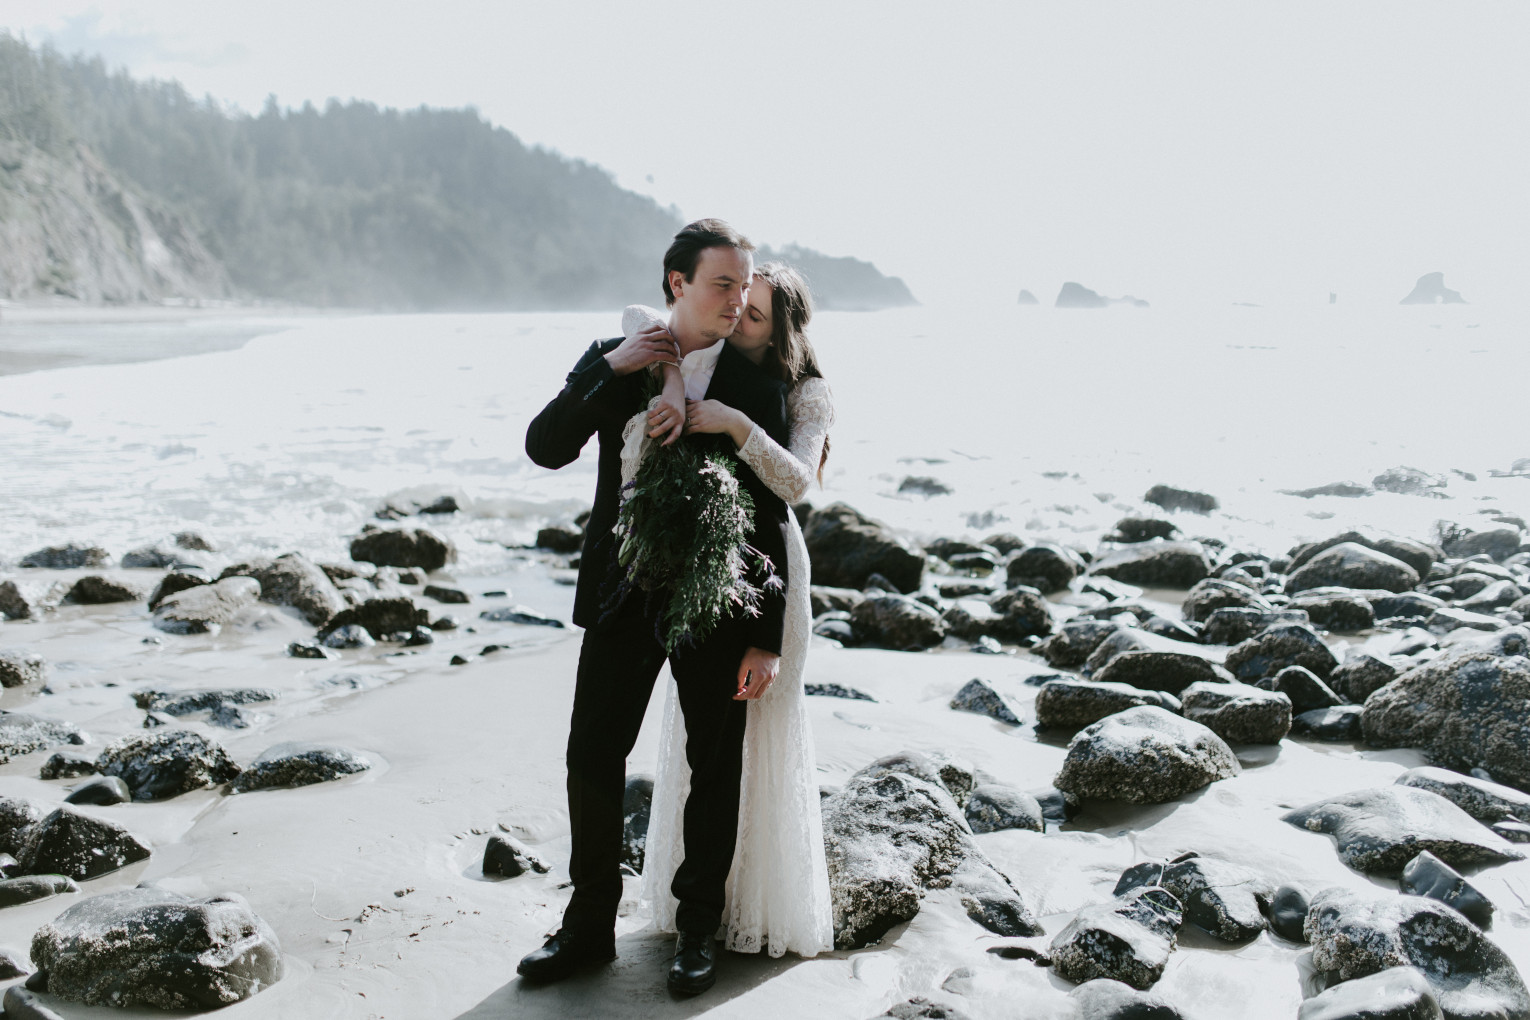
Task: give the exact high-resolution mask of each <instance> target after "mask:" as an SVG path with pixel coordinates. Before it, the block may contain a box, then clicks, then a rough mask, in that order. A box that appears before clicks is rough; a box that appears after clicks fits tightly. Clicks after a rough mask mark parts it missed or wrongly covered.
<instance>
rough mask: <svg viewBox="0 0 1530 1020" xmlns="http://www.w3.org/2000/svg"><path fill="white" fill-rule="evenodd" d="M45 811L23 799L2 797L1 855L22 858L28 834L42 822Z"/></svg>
mask: <svg viewBox="0 0 1530 1020" xmlns="http://www.w3.org/2000/svg"><path fill="white" fill-rule="evenodd" d="M42 818H43V811H42V809H41V808H39V807H38V806H37V805H36V804H33V803H32V802H31V801H29V800H25V799H23V798H21V797H0V854H9V855H10V856H12V857H20V856H21V848H22V846H24V845H25V844H26V841H27V834H28V833H29V832H31V830H32V827H33V826H34V825H36V824H37V823H38V822H40V821H42Z"/></svg>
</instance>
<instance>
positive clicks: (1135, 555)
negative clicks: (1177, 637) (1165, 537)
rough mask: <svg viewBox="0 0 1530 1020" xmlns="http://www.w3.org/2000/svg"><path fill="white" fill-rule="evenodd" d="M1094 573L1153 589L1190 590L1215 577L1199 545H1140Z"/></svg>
mask: <svg viewBox="0 0 1530 1020" xmlns="http://www.w3.org/2000/svg"><path fill="white" fill-rule="evenodd" d="M1090 573H1091V574H1098V575H1100V576H1103V577H1108V578H1111V579H1112V580H1115V581H1121V582H1124V583H1126V584H1137V585H1143V586H1145V587H1149V588H1187V589H1188V588H1190V587H1192V586H1193V585H1194V584H1195V583H1196V582H1197V581H1200V580H1203V579H1204V578H1206V577H1208V576H1210V574H1211V561H1210V560H1209V559H1208V558H1207V556H1206V550H1205V547H1203V546H1202V545H1201V544H1200V543H1199V542H1168V541H1151V542H1139V543H1136V544H1134V545H1131V546H1129V547H1127V548H1125V549H1118V550H1116V551H1115V552H1113V553H1111V554H1109V555H1108V556H1106V557H1104V558H1103V559H1101V560H1100V561H1099V562H1098V563H1095V564H1094V565H1093V566H1092V567H1090Z"/></svg>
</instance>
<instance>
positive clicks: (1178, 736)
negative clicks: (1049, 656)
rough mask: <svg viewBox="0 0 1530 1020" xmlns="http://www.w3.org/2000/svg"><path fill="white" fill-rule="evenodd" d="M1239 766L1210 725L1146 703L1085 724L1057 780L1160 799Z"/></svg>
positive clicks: (1138, 800) (1100, 795) (1079, 789)
mask: <svg viewBox="0 0 1530 1020" xmlns="http://www.w3.org/2000/svg"><path fill="white" fill-rule="evenodd" d="M1240 771H1241V769H1240V766H1239V765H1238V759H1237V757H1236V756H1234V754H1233V752H1232V748H1230V747H1228V746H1227V744H1226V742H1225V741H1223V740H1222V738H1221V737H1219V736H1217V735H1216V734H1215V733H1213V732H1212V731H1211V730H1210V729H1208V728H1206V727H1205V726H1202V725H1201V724H1200V723H1197V722H1191V721H1190V720H1188V719H1182V718H1180V717H1179V716H1177V715H1174V714H1173V713H1172V712H1168V711H1165V710H1164V709H1161V708H1155V707H1152V706H1146V705H1145V706H1142V707H1139V708H1129V709H1127V710H1126V711H1124V712H1118V713H1116V714H1115V715H1111V716H1107V717H1106V718H1104V719H1101V720H1100V721H1099V722H1097V723H1094V724H1092V725H1090V726H1088V727H1086V728H1085V729H1083V730H1080V731H1079V732H1078V733H1077V734H1076V735H1075V736H1074V737H1073V740H1072V741H1071V742H1070V743H1069V744H1068V753H1067V756H1066V757H1065V758H1064V759H1063V766H1062V770H1061V771H1060V772H1058V774H1057V777H1056V778H1055V779H1054V780H1053V784H1054V785H1055V786H1056V787H1057V788H1058V789H1059V790H1062V791H1064V792H1066V793H1072V794H1074V795H1076V796H1079V797H1084V798H1096V799H1101V800H1124V801H1129V802H1131V803H1134V804H1161V803H1164V802H1166V801H1170V800H1175V799H1177V798H1179V797H1182V796H1184V795H1185V794H1187V793H1191V792H1193V791H1195V790H1198V789H1200V788H1201V787H1203V786H1206V785H1207V784H1208V783H1213V782H1215V781H1216V780H1218V779H1226V778H1227V777H1229V776H1235V775H1237V774H1238V773H1239V772H1240Z"/></svg>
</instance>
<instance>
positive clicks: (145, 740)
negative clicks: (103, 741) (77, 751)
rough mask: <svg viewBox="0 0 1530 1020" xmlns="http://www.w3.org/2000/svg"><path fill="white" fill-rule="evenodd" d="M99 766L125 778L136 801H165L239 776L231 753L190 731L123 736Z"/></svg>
mask: <svg viewBox="0 0 1530 1020" xmlns="http://www.w3.org/2000/svg"><path fill="white" fill-rule="evenodd" d="M96 764H97V766H98V767H99V768H100V770H101V773H102V774H103V775H108V776H121V777H122V779H123V781H124V782H126V783H127V785H128V789H130V790H132V791H133V799H135V800H162V799H164V798H167V797H174V796H177V795H179V794H182V793H186V792H188V791H190V790H198V789H201V788H203V787H206V786H217V785H218V784H219V783H225V782H228V781H229V780H230V779H233V778H234V777H235V776H237V775H238V774H239V766H238V765H236V764H234V760H233V759H232V758H230V757H229V756H228V752H227V751H225V750H223V748H222V747H220V746H219V745H218V744H215V743H213V742H212V741H211V740H208V739H207V738H206V737H204V736H202V735H201V734H198V733H193V732H191V731H190V730H171V731H169V732H165V733H153V734H145V735H143V736H129V737H123V738H121V739H120V740H116V741H113V742H112V743H111V744H109V745H107V747H106V750H104V751H102V752H101V756H100V757H99V758H98V759H97V761H96Z"/></svg>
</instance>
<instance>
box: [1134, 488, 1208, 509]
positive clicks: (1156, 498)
mask: <svg viewBox="0 0 1530 1020" xmlns="http://www.w3.org/2000/svg"><path fill="white" fill-rule="evenodd" d="M1142 501H1143V502H1144V503H1152V504H1154V505H1155V506H1161V507H1163V508H1164V509H1165V510H1189V511H1190V512H1191V513H1197V514H1209V513H1211V511H1213V510H1215V509H1217V507H1218V506H1220V504H1219V503H1218V502H1217V498H1216V497H1215V496H1213V495H1210V494H1209V493H1205V492H1196V491H1194V490H1193V489H1176V488H1175V487H1174V486H1172V485H1162V484H1160V485H1155V486H1153V487H1152V488H1151V489H1149V490H1148V491H1147V492H1146V493H1144V494H1143V496H1142Z"/></svg>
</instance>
